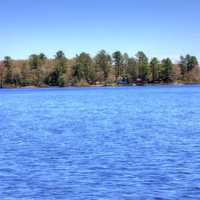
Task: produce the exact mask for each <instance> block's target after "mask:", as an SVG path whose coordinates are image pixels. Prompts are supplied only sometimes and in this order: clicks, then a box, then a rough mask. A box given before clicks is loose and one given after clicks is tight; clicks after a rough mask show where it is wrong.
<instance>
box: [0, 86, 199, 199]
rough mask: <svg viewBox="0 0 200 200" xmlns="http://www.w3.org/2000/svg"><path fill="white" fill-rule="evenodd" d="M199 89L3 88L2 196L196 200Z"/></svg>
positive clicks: (0, 109) (0, 128)
mask: <svg viewBox="0 0 200 200" xmlns="http://www.w3.org/2000/svg"><path fill="white" fill-rule="evenodd" d="M199 99H200V86H199V85H182V86H171V85H167V86H158V87H154V86H144V87H97V88H96V87H79V88H74V87H73V88H39V89H38V88H35V89H31V88H27V89H3V90H0V119H1V123H0V199H1V200H7V199H9V200H15V199H24V200H25V199H26V200H27V199H28V200H29V199H31V200H32V199H33V200H49V199H50V200H51V199H52V200H53V199H63V200H64V199H70V200H71V199H72V200H73V199H75V200H76V199H77V200H79V199H80V200H82V199H83V200H85V199H89V200H90V199H91V200H93V199H117V200H118V199H119V200H123V199H127V200H129V199H130V200H132V199H136V200H143V199H144V200H145V199H147V200H149V199H150V200H151V199H152V200H153V199H164V200H174V199H175V200H176V199H177V200H179V199H181V200H182V199H183V200H185V199H186V200H187V199H192V200H193V199H194V200H198V199H199V197H200V185H199V183H200V146H199V144H200V117H199V116H200V102H199Z"/></svg>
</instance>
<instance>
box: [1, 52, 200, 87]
mask: <svg viewBox="0 0 200 200" xmlns="http://www.w3.org/2000/svg"><path fill="white" fill-rule="evenodd" d="M174 82H179V83H196V82H200V68H199V65H198V60H197V58H196V57H195V56H191V55H186V56H181V57H180V61H179V62H178V63H173V62H172V60H171V59H170V58H165V59H162V60H159V59H158V58H156V57H154V58H151V59H149V58H148V57H147V56H146V55H145V53H144V52H142V51H139V52H138V53H137V54H136V55H135V56H133V57H130V56H129V55H128V54H127V53H122V52H120V51H116V52H114V53H113V54H112V55H110V54H108V53H107V52H106V51H105V50H101V51H99V52H98V53H97V54H96V56H94V57H91V56H90V54H88V53H85V52H82V53H80V54H79V55H76V57H74V58H71V59H68V58H67V57H66V56H65V54H64V52H63V51H58V52H57V53H56V55H55V57H54V58H53V59H51V58H47V56H45V54H43V53H40V54H32V55H30V56H29V58H28V59H27V60H13V59H12V58H11V57H9V56H6V57H5V58H4V60H3V61H1V62H0V87H1V88H2V87H29V86H35V87H45V86H59V87H64V86H89V85H116V84H165V83H174Z"/></svg>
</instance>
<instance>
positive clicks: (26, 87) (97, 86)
mask: <svg viewBox="0 0 200 200" xmlns="http://www.w3.org/2000/svg"><path fill="white" fill-rule="evenodd" d="M199 84H200V83H159V84H153V83H152V84H151V83H148V84H126V85H125V84H124V85H122V84H121V85H117V84H116V85H115V84H113V85H112V84H110V85H103V84H102V85H101V84H99V85H86V86H82V85H80V86H79V85H72V86H64V87H59V86H44V85H43V86H24V87H9V86H8V87H2V88H0V90H1V89H39V88H41V89H42V88H44V89H48V88H87V87H88V88H101V87H116V88H117V87H147V86H155V87H156V86H186V85H199Z"/></svg>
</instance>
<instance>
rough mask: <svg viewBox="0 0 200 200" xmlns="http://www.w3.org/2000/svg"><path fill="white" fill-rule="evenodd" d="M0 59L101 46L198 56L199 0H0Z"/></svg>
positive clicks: (150, 53)
mask: <svg viewBox="0 0 200 200" xmlns="http://www.w3.org/2000/svg"><path fill="white" fill-rule="evenodd" d="M0 8H1V11H0V26H1V31H0V58H3V57H4V56H6V55H9V56H11V57H13V58H26V57H28V56H29V55H30V54H32V53H39V52H44V53H45V54H46V55H47V56H49V57H53V56H54V55H55V52H56V51H57V50H59V49H61V50H63V51H64V52H65V54H66V56H68V57H72V56H74V55H75V54H77V53H80V52H81V51H86V52H88V53H91V55H94V54H95V53H96V52H97V51H98V50H100V49H105V50H107V51H108V52H109V53H112V52H113V51H115V50H118V49H119V50H121V51H123V52H127V53H129V54H130V55H135V53H136V52H137V51H138V50H143V51H144V52H145V53H146V54H147V55H148V56H150V57H151V56H158V57H160V58H162V57H167V56H169V57H171V58H172V59H176V58H178V57H179V55H181V54H186V53H190V54H193V55H196V56H197V57H198V58H200V22H199V20H200V1H199V0H188V1H184V0H3V1H1V4H0Z"/></svg>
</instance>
